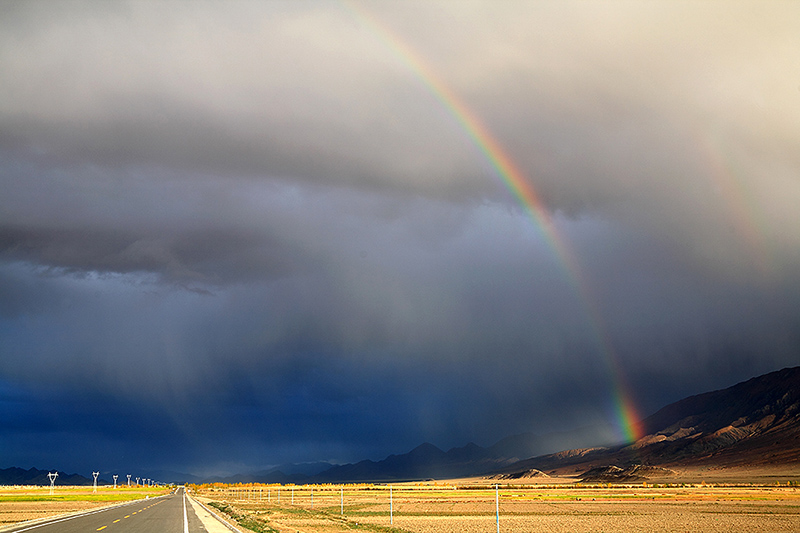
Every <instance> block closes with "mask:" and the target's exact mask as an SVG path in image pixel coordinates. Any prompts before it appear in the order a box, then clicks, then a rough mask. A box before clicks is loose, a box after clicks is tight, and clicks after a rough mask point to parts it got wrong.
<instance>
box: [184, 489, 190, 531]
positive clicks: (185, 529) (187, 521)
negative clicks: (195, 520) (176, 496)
mask: <svg viewBox="0 0 800 533" xmlns="http://www.w3.org/2000/svg"><path fill="white" fill-rule="evenodd" d="M183 533H189V519H188V518H187V516H186V490H184V491H183Z"/></svg>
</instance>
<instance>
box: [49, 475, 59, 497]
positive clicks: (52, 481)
mask: <svg viewBox="0 0 800 533" xmlns="http://www.w3.org/2000/svg"><path fill="white" fill-rule="evenodd" d="M47 477H48V478H49V479H50V495H52V494H53V485H54V484H55V482H56V478H57V477H58V470H56V471H55V472H48V473H47Z"/></svg>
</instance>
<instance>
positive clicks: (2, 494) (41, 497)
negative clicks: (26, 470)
mask: <svg viewBox="0 0 800 533" xmlns="http://www.w3.org/2000/svg"><path fill="white" fill-rule="evenodd" d="M161 494H165V491H164V490H163V489H159V490H155V489H145V488H138V489H137V488H130V489H128V488H118V489H116V490H115V489H112V488H107V487H98V488H97V493H96V494H93V493H92V487H69V486H60V487H59V486H56V488H55V490H54V491H53V495H50V487H33V486H15V487H0V528H2V527H3V526H7V525H10V524H14V523H17V522H23V521H26V520H36V519H39V518H47V517H50V516H57V515H64V514H70V513H76V512H81V511H87V510H89V509H95V508H97V507H107V506H109V505H114V504H116V503H121V502H125V501H130V500H138V499H141V498H145V497H147V496H150V497H151V498H152V497H153V496H158V495H161Z"/></svg>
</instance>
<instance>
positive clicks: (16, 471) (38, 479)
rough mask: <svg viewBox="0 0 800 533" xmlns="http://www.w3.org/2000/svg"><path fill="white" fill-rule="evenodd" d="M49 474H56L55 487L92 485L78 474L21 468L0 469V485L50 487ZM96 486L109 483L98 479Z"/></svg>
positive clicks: (88, 479)
mask: <svg viewBox="0 0 800 533" xmlns="http://www.w3.org/2000/svg"><path fill="white" fill-rule="evenodd" d="M49 472H58V477H57V478H56V483H55V484H56V486H58V485H91V484H92V483H94V480H93V479H90V478H86V477H83V476H81V475H79V474H67V473H65V472H61V471H57V470H37V469H36V468H30V469H28V470H25V469H23V468H16V467H11V468H5V469H0V485H47V486H49V485H50V478H48V477H47V474H48V473H49ZM97 483H98V485H109V484H111V482H110V481H108V480H105V479H98V480H97Z"/></svg>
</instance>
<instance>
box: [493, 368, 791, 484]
mask: <svg viewBox="0 0 800 533" xmlns="http://www.w3.org/2000/svg"><path fill="white" fill-rule="evenodd" d="M643 426H644V427H645V428H646V431H647V435H645V436H644V437H642V438H641V439H639V440H637V441H636V442H634V443H632V444H629V445H623V446H616V447H602V448H587V449H580V450H567V451H564V452H559V453H556V454H549V455H544V456H539V457H534V458H532V459H526V460H524V461H520V462H518V463H515V464H513V465H510V466H509V467H507V468H504V469H503V470H502V471H501V473H513V472H519V471H524V470H529V469H532V468H536V469H539V470H543V471H545V472H559V473H562V474H563V473H573V474H577V473H580V472H583V471H586V470H590V469H591V468H594V467H607V466H608V465H617V466H618V467H622V469H624V468H626V467H630V466H632V465H637V464H642V465H659V466H676V467H677V466H701V465H707V466H709V465H713V466H717V467H735V466H749V467H750V466H785V465H800V367H795V368H786V369H783V370H780V371H777V372H772V373H770V374H765V375H763V376H759V377H756V378H753V379H750V380H748V381H745V382H742V383H739V384H737V385H734V386H732V387H729V388H727V389H723V390H718V391H713V392H708V393H705V394H699V395H697V396H691V397H689V398H685V399H683V400H681V401H679V402H676V403H673V404H670V405H668V406H666V407H664V408H663V409H661V410H660V411H658V412H657V413H655V414H653V415H652V416H650V417H648V418H646V419H645V420H644V421H643Z"/></svg>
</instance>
